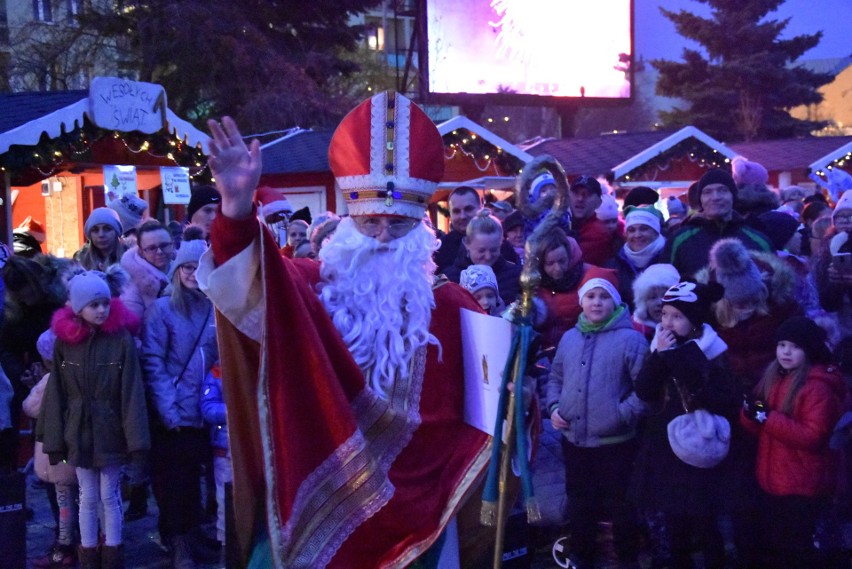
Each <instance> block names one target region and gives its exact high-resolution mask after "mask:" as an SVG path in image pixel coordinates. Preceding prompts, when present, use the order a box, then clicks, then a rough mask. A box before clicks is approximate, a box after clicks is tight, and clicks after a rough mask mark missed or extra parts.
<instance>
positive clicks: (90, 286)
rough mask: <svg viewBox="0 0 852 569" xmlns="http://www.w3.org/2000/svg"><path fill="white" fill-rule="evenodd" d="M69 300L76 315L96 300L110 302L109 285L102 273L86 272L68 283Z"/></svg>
mask: <svg viewBox="0 0 852 569" xmlns="http://www.w3.org/2000/svg"><path fill="white" fill-rule="evenodd" d="M68 299H69V300H70V301H71V310H73V311H74V314H80V311H81V310H83V309H84V308H86V306H88V305H89V304H91V303H92V302H94V301H96V300H109V299H110V293H109V285H108V284H107V282H106V279H105V278H104V274H103V273H101V272H100V271H86V272H85V273H80V274H79V275H77V276H75V277H74V278H72V279H71V280H70V281H68Z"/></svg>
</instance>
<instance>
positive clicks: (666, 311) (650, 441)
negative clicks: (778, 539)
mask: <svg viewBox="0 0 852 569" xmlns="http://www.w3.org/2000/svg"><path fill="white" fill-rule="evenodd" d="M722 293H723V291H722V288H721V287H720V286H719V285H718V284H716V283H711V284H709V285H704V284H700V283H692V282H682V283H680V284H677V285H675V286H673V287H672V288H670V289H669V290H668V291H666V294H665V296H664V297H663V308H662V322H661V323H660V324H658V325H657V328H656V334H655V336H654V339H653V340H652V342H651V353H650V355H649V356H648V357H647V358H646V359H645V363H644V365H643V366H642V370H641V371H640V372H639V376H638V377H637V378H636V395H637V396H638V397H639V399H640V400H642V401H643V402H645V403H646V404H648V405H652V406H655V407H656V408H657V409H658V411H657V413H654V414H652V415H651V416H650V417H648V420H647V422H646V424H645V428H644V430H643V431H642V437H641V440H640V443H639V452H638V453H637V462H636V466H635V470H634V476H633V481H632V485H631V486H632V488H631V494H632V496H633V499H634V500H635V502H636V504H637V505H638V506H639V508H640V510H641V511H642V513H643V514H644V515H645V517H646V519H647V520H648V523H649V526H650V528H651V534H652V544H653V550H654V551H653V554H654V557H655V559H654V562H655V566H657V563H660V565H659V566H665V563H666V562H669V563H670V566H671V567H676V568H679V569H680V568H689V567H692V557H691V554H692V544H693V540H694V541H696V542H697V543H698V545H699V547H700V548H701V551H702V553H703V555H704V567H707V568H721V567H724V563H725V551H724V543H723V540H722V536H721V534H720V532H719V528H718V525H717V516H718V515H719V514H720V513H721V512H720V508H721V506H722V504H723V503H724V497H725V496H727V495H728V494H729V493H730V492H731V491H732V490H733V487H732V484H735V480H733V479H732V476H731V474H732V469H731V460H730V458H731V457H730V456H728V457H727V458H725V459H724V460H722V462H721V463H719V464H717V465H716V466H713V467H710V468H698V467H696V466H692V465H691V464H687V463H686V462H684V461H683V460H681V459H680V458H678V456H677V455H675V453H674V451H673V450H672V446H671V443H670V440H669V423H670V422H671V421H672V420H673V419H675V418H676V417H679V416H680V415H683V414H684V412H685V411H686V410H685V407H686V408H687V409H688V411H689V412H691V411H694V410H696V409H704V410H706V411H708V412H710V413H713V414H715V415H721V416H722V417H725V418H727V419H728V420H733V419H735V418H736V413H737V407H738V404H739V400H740V395H739V391H738V390H737V387H736V383H735V381H734V379H733V377H732V376H731V373H730V370H729V368H728V364H727V358H726V352H727V350H728V346H727V345H725V342H724V341H723V340H722V339H721V338H720V337H719V335H718V334H717V333H716V331H715V330H713V328H712V327H711V326H710V325H709V324H708V323H707V322H708V320H709V318H710V307H711V304H712V303H713V302H715V301H717V300H719V299H720V298H721V297H722ZM696 462H697V461H696Z"/></svg>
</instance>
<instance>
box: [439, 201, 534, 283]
mask: <svg viewBox="0 0 852 569" xmlns="http://www.w3.org/2000/svg"><path fill="white" fill-rule="evenodd" d="M447 201H448V202H449V204H450V230H449V231H448V232H447V233H446V234H444V236H442V237H441V248H440V249H438V250H437V251H435V256H434V259H435V264H436V265H438V268H437V269H435V272H436V273H438V274H440V273H443V272H444V270H445V269H446V268H447V267H450V266H452V265H453V263H455V261H456V257H458V255H459V249H460V248H461V246H462V239H463V238H464V236H465V231H467V224H468V223H469V222H470V220H471V219H473V216H474V215H476V212H477V211H479V210H480V209H482V198H481V197H480V196H479V192H477V191H476V190H475V189H474V188H471V187H470V186H459V187H458V188H456V189H455V190H453V191H452V192H450V197H449V199H448V200H447ZM500 254H501V255H503V257H504V258H505V259H506V260H507V261H509V262H512V263H520V259H519V258H518V254H517V253H516V252H515V250H514V249H513V248H512V246H511V245H510V244H509V243H507V242H505V241H504V242H503V245H502V247H501V249H500Z"/></svg>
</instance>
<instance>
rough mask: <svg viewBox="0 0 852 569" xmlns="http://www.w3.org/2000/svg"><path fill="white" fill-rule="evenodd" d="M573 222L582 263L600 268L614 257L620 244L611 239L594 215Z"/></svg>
mask: <svg viewBox="0 0 852 569" xmlns="http://www.w3.org/2000/svg"><path fill="white" fill-rule="evenodd" d="M574 222H575V223H574V231H575V233H576V236H577V243H578V244H579V245H580V250H582V251H583V261H585V262H586V263H591V264H592V265H598V266H599V267H602V266H604V265H605V264H606V263H607V262H608V261H609V260H610V259H612V258H613V256H615V253H616V251H617V250H618V246H619V245H621V242H620V240H619V239H617V238H616V237H613V235H612V234H611V233H610V232H609V230H608V229H607V228H606V226H605V225H604V223H603V221H601V220H600V219H598V218H597V216H596V215H592V216H591V217H590V218H588V219H584V220H577V219H575V220H574Z"/></svg>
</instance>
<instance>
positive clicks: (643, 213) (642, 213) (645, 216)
mask: <svg viewBox="0 0 852 569" xmlns="http://www.w3.org/2000/svg"><path fill="white" fill-rule="evenodd" d="M652 207H653V206H652ZM640 224H641V225H647V226H648V227H650V228H651V229H653V230H654V231H656V232H657V233H658V234H659V233H660V217H659V216H658V215H655V214H654V213H652V212H651V211H649V210H648V209H647V208H644V207H631V208H630V210H629V211H628V212H627V215H626V216H625V218H624V228H625V229H627V228H628V227H630V226H631V225H640Z"/></svg>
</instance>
